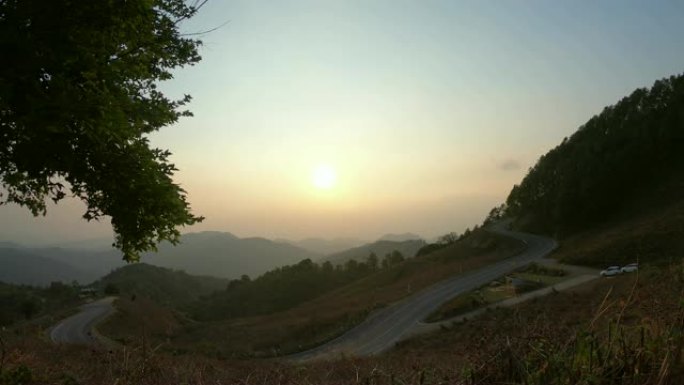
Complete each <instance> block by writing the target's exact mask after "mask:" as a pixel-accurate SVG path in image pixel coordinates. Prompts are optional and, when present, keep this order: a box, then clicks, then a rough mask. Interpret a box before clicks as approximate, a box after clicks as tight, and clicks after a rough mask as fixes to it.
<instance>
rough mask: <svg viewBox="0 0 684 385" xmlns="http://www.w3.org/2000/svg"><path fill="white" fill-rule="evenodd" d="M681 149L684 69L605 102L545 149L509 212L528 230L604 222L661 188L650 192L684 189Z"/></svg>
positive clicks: (664, 197) (683, 140)
mask: <svg viewBox="0 0 684 385" xmlns="http://www.w3.org/2000/svg"><path fill="white" fill-rule="evenodd" d="M682 149H684V75H679V76H672V77H670V78H667V79H662V80H658V81H656V82H655V84H654V85H653V87H651V89H644V88H641V89H637V90H636V91H634V92H633V93H632V94H631V95H629V96H628V97H625V98H624V99H622V100H621V101H620V102H619V103H617V104H616V105H614V106H610V107H606V108H605V109H604V110H603V112H601V113H600V114H599V115H597V116H594V117H593V118H591V119H590V120H589V121H588V122H587V123H586V124H584V125H583V126H582V127H580V128H579V130H578V131H577V132H575V133H574V134H573V135H572V136H571V137H570V138H566V139H565V140H563V142H562V143H561V144H560V145H558V146H557V147H556V148H554V149H552V150H551V151H549V152H548V153H547V154H545V155H543V156H542V157H541V158H540V159H539V160H538V161H537V164H535V166H534V167H532V168H531V169H530V170H529V172H528V174H527V176H526V177H525V178H524V179H523V180H522V182H521V183H520V184H519V185H516V186H514V187H513V189H512V191H511V192H510V195H509V196H508V199H507V200H506V206H505V210H506V214H507V215H509V216H511V217H518V218H519V219H521V223H522V224H523V227H526V228H527V229H529V230H533V231H544V232H547V233H549V232H550V233H557V234H561V235H562V234H567V233H572V232H574V231H577V230H579V229H581V228H583V227H585V226H587V225H591V224H596V223H600V222H603V221H605V220H607V219H609V218H611V216H613V215H616V214H617V213H618V212H619V211H620V210H622V209H623V208H624V206H625V205H626V204H629V202H630V201H631V200H633V199H635V198H639V197H640V196H646V195H648V194H649V193H651V194H653V192H654V191H660V190H663V191H662V192H660V193H658V194H659V195H658V194H656V195H658V197H651V198H650V199H652V200H656V201H657V200H667V199H668V198H667V196H668V194H669V195H673V194H674V195H677V194H678V192H679V193H681V187H682V186H683V183H684V178H683V176H684V151H682ZM662 186H666V187H667V186H675V189H674V190H673V189H670V188H662ZM677 186H679V188H677ZM668 190H669V191H668ZM675 190H676V191H675Z"/></svg>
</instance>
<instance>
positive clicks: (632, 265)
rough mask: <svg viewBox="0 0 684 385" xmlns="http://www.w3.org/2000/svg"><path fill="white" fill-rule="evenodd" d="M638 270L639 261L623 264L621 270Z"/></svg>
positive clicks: (624, 271) (630, 271)
mask: <svg viewBox="0 0 684 385" xmlns="http://www.w3.org/2000/svg"><path fill="white" fill-rule="evenodd" d="M637 270H639V264H638V263H630V264H629V265H626V266H622V269H620V271H621V272H623V273H633V272H635V271H637Z"/></svg>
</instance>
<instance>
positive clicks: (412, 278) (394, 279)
mask: <svg viewBox="0 0 684 385" xmlns="http://www.w3.org/2000/svg"><path fill="white" fill-rule="evenodd" d="M521 247H522V245H521V244H520V243H519V242H518V241H515V240H512V239H509V238H506V237H501V236H498V235H495V234H491V233H488V232H486V231H484V230H478V231H475V232H473V233H472V234H470V235H469V236H468V237H464V238H462V239H461V240H459V241H457V242H455V243H454V244H452V245H450V246H447V247H445V248H443V249H440V250H438V251H435V252H433V253H430V254H428V255H425V256H423V257H416V258H409V259H406V260H403V261H398V262H397V263H396V264H394V265H392V266H389V267H386V268H379V269H376V270H375V271H367V270H364V269H363V266H358V268H359V270H354V271H348V272H347V273H346V274H345V272H344V270H342V269H348V268H350V267H351V266H348V265H345V266H344V268H343V267H337V268H336V269H335V272H337V274H335V272H332V271H329V270H328V271H327V272H326V271H325V268H323V267H319V268H317V267H315V266H313V264H307V265H301V264H300V266H298V267H292V268H293V269H292V270H291V273H292V274H288V276H287V277H288V278H290V281H283V280H282V279H279V278H285V275H283V274H282V273H281V274H272V275H271V277H264V278H260V279H263V281H262V282H259V283H256V282H253V284H252V285H247V286H246V288H247V289H248V290H240V288H239V287H236V288H233V289H230V288H229V290H226V292H220V293H216V294H215V296H212V297H213V298H212V297H209V298H206V299H204V300H202V301H200V302H198V303H197V304H196V305H199V308H208V307H211V308H212V309H214V307H216V308H217V309H216V310H212V312H214V314H212V315H213V316H214V317H211V316H210V317H208V318H209V319H211V320H212V322H204V323H201V324H198V325H194V326H193V327H190V328H188V329H186V330H183V331H179V332H178V334H177V335H176V336H175V338H174V341H175V342H174V344H178V345H175V346H178V347H181V348H183V349H191V350H196V349H199V350H201V351H204V352H207V351H211V352H217V354H221V355H224V354H227V355H264V354H269V353H270V349H271V348H272V347H273V346H278V347H279V349H280V350H281V351H282V352H287V351H296V350H299V349H301V348H300V347H301V346H311V345H313V344H315V343H317V342H321V341H324V340H327V339H329V338H331V337H333V336H336V335H338V334H339V333H341V332H343V331H345V330H348V329H349V328H351V327H352V326H354V325H355V324H357V323H358V322H360V321H361V320H363V319H364V318H365V317H366V316H367V315H368V314H369V312H370V311H372V310H373V309H375V308H377V307H382V306H386V305H388V304H390V303H392V302H395V301H397V300H400V299H401V298H403V297H405V296H407V295H410V294H411V293H414V292H416V291H419V290H420V289H422V288H424V287H427V286H429V285H431V284H434V283H435V282H438V281H440V280H442V279H445V278H447V277H450V276H453V275H455V274H459V273H463V272H466V271H469V270H473V269H477V268H479V267H482V266H484V265H486V264H489V263H493V262H495V261H499V260H501V259H504V258H507V257H510V256H512V255H515V254H517V253H518V252H520V250H521ZM349 273H351V274H349ZM348 274H349V275H353V278H355V279H352V280H350V281H347V282H346V284H344V283H345V282H344V279H345V278H347V277H349V275H348ZM335 277H337V278H340V279H339V280H338V281H337V282H338V283H341V284H342V285H340V286H339V287H336V288H335V285H334V284H333V283H334V281H333V278H335ZM303 278H305V279H303ZM320 278H323V280H321V279H320ZM326 278H327V280H328V281H330V282H325V279H326ZM297 280H299V282H298V281H297ZM320 287H325V288H326V290H327V291H326V290H320ZM331 289H332V290H331ZM302 292H303V293H306V294H307V295H306V296H305V295H299V294H298V293H302ZM283 293H294V294H293V295H294V297H295V298H299V299H307V300H306V301H303V302H301V303H296V302H294V301H288V302H285V303H284V304H288V305H290V306H280V307H276V306H270V307H269V309H270V310H271V311H270V312H258V311H251V312H250V311H249V310H253V309H254V308H255V305H256V306H257V310H258V306H259V305H260V304H268V303H269V302H268V301H269V299H270V300H271V301H275V303H276V304H280V303H279V302H278V301H279V298H280V296H281V295H282V294H283ZM219 299H220V300H223V301H224V304H225V307H224V308H223V309H220V306H221V304H220V302H219V301H217V300H219ZM240 300H242V301H243V302H250V305H247V306H245V307H246V308H247V311H243V312H242V314H244V315H245V316H242V317H240V315H241V314H239V313H238V314H229V313H228V312H227V310H228V309H231V308H232V309H237V307H235V306H234V304H239V303H240ZM252 301H253V304H252V303H251V302H252ZM288 307H289V308H288ZM278 310H280V311H278ZM250 313H251V314H250ZM216 316H219V317H216ZM221 316H222V317H221ZM236 316H237V318H236ZM219 336H220V337H219ZM197 341H204V342H203V343H201V344H198V343H197Z"/></svg>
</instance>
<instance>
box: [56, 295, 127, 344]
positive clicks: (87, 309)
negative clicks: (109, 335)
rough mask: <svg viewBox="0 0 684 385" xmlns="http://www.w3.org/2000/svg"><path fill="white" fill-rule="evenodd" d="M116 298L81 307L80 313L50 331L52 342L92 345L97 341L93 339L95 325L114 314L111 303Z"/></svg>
mask: <svg viewBox="0 0 684 385" xmlns="http://www.w3.org/2000/svg"><path fill="white" fill-rule="evenodd" d="M115 298H116V297H107V298H104V299H101V300H98V301H94V302H91V303H88V304H85V305H83V306H81V312H80V313H78V314H74V315H72V316H71V317H69V318H67V319H65V320H63V321H61V322H60V323H58V324H57V325H55V327H53V328H52V330H50V338H51V339H52V341H53V342H57V343H67V344H79V345H94V344H96V343H97V342H98V341H97V340H96V339H95V338H94V337H93V333H92V329H93V326H95V324H97V323H98V322H100V321H102V320H103V319H105V318H106V317H107V316H108V315H110V314H111V313H113V312H114V307H113V306H112V302H113V301H114V299H115Z"/></svg>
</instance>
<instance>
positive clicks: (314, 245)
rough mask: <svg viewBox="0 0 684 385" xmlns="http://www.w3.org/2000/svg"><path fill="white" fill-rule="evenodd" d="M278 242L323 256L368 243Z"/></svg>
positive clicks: (346, 240)
mask: <svg viewBox="0 0 684 385" xmlns="http://www.w3.org/2000/svg"><path fill="white" fill-rule="evenodd" d="M276 241H277V242H282V243H288V244H290V245H293V246H297V247H300V248H302V249H305V250H309V251H312V252H314V253H318V254H321V255H328V254H333V253H338V252H341V251H344V250H348V249H351V248H353V247H358V246H361V245H363V244H365V243H366V242H367V241H364V240H361V239H358V238H334V239H325V238H306V239H302V240H299V241H291V240H288V239H276Z"/></svg>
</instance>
